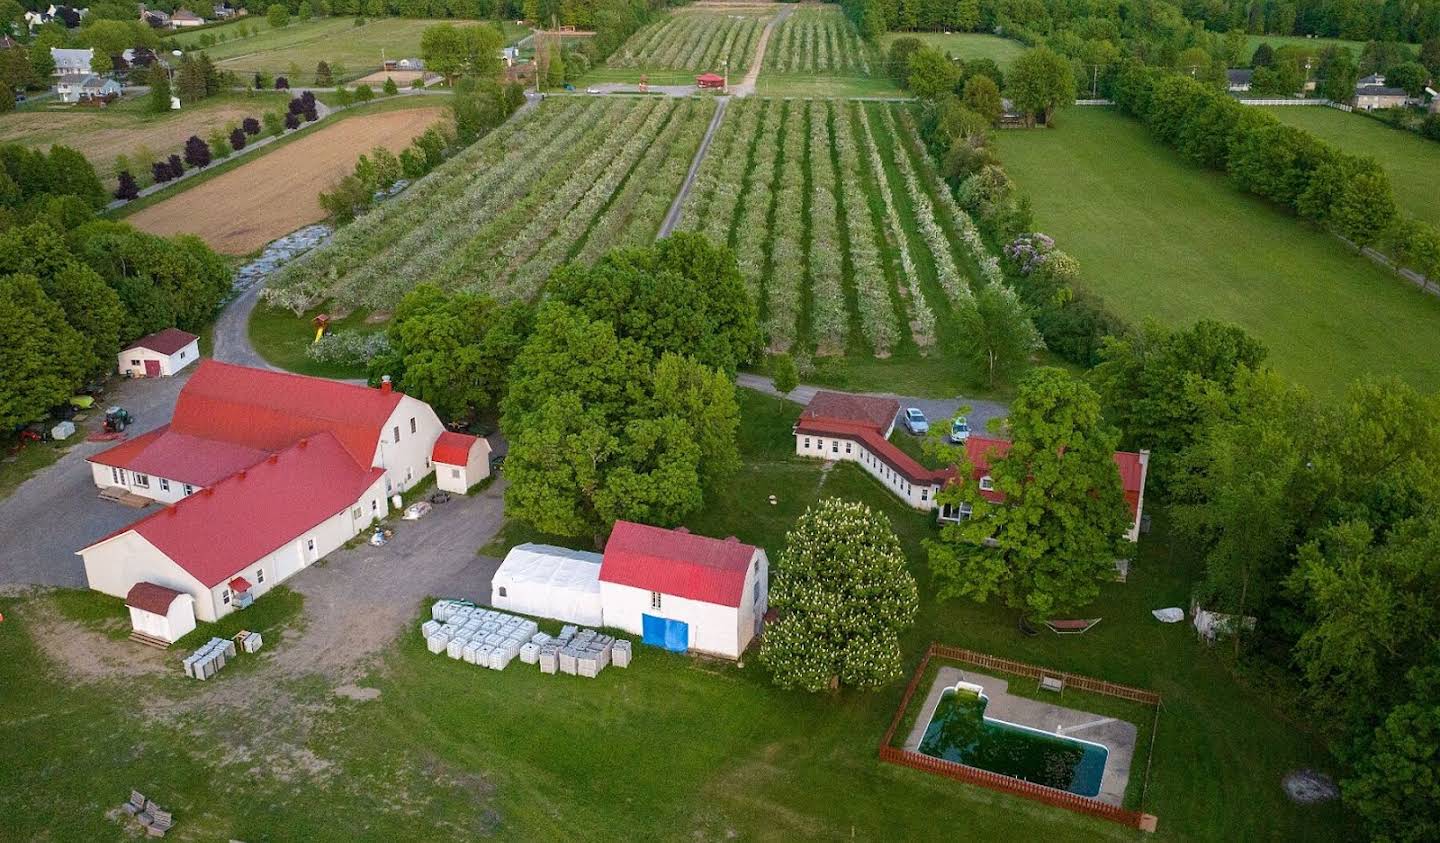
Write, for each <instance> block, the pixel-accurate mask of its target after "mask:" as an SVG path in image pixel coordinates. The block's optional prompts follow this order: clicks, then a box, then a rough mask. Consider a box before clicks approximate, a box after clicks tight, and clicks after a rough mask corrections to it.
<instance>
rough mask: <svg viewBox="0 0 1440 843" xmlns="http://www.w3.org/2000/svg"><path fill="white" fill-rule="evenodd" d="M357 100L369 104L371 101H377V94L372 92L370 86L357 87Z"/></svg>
mask: <svg viewBox="0 0 1440 843" xmlns="http://www.w3.org/2000/svg"><path fill="white" fill-rule="evenodd" d="M355 99H356V100H357V101H359V102H369V101H370V100H373V99H375V92H374V91H372V90H370V86H369V85H364V84H361V85H356V86H355Z"/></svg>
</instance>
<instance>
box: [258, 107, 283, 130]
mask: <svg viewBox="0 0 1440 843" xmlns="http://www.w3.org/2000/svg"><path fill="white" fill-rule="evenodd" d="M261 119H262V120H264V121H265V134H267V135H278V134H280V133H281V132H283V131H285V118H283V117H281V116H280V115H279V114H278V113H276V112H274V111H267V112H265V113H264V114H263V115H261Z"/></svg>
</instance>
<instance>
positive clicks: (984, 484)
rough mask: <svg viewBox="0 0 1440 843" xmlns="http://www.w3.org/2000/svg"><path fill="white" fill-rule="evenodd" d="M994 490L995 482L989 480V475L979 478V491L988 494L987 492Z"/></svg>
mask: <svg viewBox="0 0 1440 843" xmlns="http://www.w3.org/2000/svg"><path fill="white" fill-rule="evenodd" d="M994 488H995V481H994V480H991V479H990V475H988V474H987V475H985V476H984V477H981V478H980V491H982V492H988V491H991V490H992V489H994Z"/></svg>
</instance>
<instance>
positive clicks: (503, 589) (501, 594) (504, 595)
mask: <svg viewBox="0 0 1440 843" xmlns="http://www.w3.org/2000/svg"><path fill="white" fill-rule="evenodd" d="M500 596H501V597H506V596H507V595H506V594H505V586H503V585H502V586H500Z"/></svg>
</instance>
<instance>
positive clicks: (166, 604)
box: [125, 582, 195, 646]
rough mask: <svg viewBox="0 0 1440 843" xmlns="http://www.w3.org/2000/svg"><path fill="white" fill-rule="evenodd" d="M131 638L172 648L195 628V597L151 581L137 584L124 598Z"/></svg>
mask: <svg viewBox="0 0 1440 843" xmlns="http://www.w3.org/2000/svg"><path fill="white" fill-rule="evenodd" d="M125 607H126V608H127V609H129V610H130V625H131V626H132V627H133V628H134V630H135V631H134V632H132V633H131V634H130V637H131V638H134V639H136V640H138V641H142V642H145V643H155V644H163V645H166V646H168V645H170V644H174V643H175V642H176V641H179V640H180V639H181V638H184V637H185V635H186V634H187V633H189V632H190V631H191V630H193V629H194V628H195V598H193V597H191V596H190V595H188V594H185V593H184V592H180V591H176V590H175V589H173V588H166V587H165V586H163V585H156V584H155V583H150V582H137V583H135V585H134V587H132V588H131V589H130V591H129V593H128V594H126V595H125Z"/></svg>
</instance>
